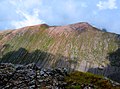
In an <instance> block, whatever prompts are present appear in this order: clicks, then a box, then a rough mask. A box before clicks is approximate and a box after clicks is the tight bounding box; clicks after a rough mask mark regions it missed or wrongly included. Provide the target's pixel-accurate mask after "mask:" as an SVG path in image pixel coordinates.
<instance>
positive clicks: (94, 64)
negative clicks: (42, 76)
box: [0, 22, 120, 82]
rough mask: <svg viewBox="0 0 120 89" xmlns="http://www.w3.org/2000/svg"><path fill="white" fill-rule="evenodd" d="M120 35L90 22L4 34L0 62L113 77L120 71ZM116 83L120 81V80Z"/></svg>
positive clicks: (0, 33) (1, 37) (3, 32)
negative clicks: (31, 64)
mask: <svg viewBox="0 0 120 89" xmlns="http://www.w3.org/2000/svg"><path fill="white" fill-rule="evenodd" d="M119 48H120V35H117V34H113V33H109V32H103V31H101V30H99V29H97V28H95V27H93V26H91V25H90V24H88V23H85V22H83V23H76V24H71V25H66V26H48V25H46V24H41V25H36V26H30V27H24V28H20V29H17V30H8V31H2V32H0V62H4V63H13V64H28V63H32V62H34V63H36V64H37V65H39V66H40V67H41V68H56V67H64V68H69V71H73V70H79V71H84V72H92V73H94V74H100V75H104V76H108V77H110V78H113V77H112V76H114V75H116V74H117V75H118V74H119V71H120V49H119ZM113 80H115V81H118V82H120V81H119V80H120V77H119V76H116V77H115V78H113Z"/></svg>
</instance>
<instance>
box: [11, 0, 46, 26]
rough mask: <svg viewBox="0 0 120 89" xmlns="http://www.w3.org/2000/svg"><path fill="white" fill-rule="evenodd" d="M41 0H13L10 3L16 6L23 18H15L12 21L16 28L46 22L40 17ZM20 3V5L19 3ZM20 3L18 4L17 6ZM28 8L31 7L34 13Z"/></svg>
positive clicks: (18, 13) (17, 11)
mask: <svg viewBox="0 0 120 89" xmlns="http://www.w3.org/2000/svg"><path fill="white" fill-rule="evenodd" d="M40 1H41V0H34V2H33V1H30V0H24V1H23V0H11V1H10V3H11V4H12V5H13V6H14V7H16V13H17V15H19V16H20V17H21V18H22V20H14V21H12V22H11V25H12V26H14V27H15V28H20V27H25V26H31V25H36V24H42V23H44V22H43V21H42V20H41V19H40V18H39V14H40V9H38V6H39V5H40V4H41V2H40ZM17 3H19V5H18V4H17ZM17 5H18V6H17ZM28 9H31V11H32V13H30V12H29V11H28Z"/></svg>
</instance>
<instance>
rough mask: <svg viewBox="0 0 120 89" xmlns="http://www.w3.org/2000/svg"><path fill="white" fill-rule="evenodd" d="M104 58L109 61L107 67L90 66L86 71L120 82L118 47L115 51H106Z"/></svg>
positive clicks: (119, 54)
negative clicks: (106, 54)
mask: <svg viewBox="0 0 120 89" xmlns="http://www.w3.org/2000/svg"><path fill="white" fill-rule="evenodd" d="M106 58H107V59H109V61H110V64H109V65H107V67H104V66H101V67H98V68H90V69H89V70H88V72H92V73H94V74H99V75H103V76H105V77H108V78H110V79H112V80H114V81H116V82H119V83H120V48H118V49H117V50H116V51H115V52H112V53H108V56H107V57H106Z"/></svg>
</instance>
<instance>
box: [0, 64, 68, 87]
mask: <svg viewBox="0 0 120 89" xmlns="http://www.w3.org/2000/svg"><path fill="white" fill-rule="evenodd" d="M65 76H68V71H67V69H66V68H63V69H60V68H57V69H42V70H41V69H40V68H39V67H38V66H37V65H35V64H34V63H32V64H28V65H26V66H25V65H13V64H10V63H2V64H0V89H41V88H42V89H43V88H45V89H57V88H61V89H64V88H65V86H66V82H64V77H65Z"/></svg>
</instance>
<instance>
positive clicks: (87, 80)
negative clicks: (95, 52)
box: [65, 71, 120, 89]
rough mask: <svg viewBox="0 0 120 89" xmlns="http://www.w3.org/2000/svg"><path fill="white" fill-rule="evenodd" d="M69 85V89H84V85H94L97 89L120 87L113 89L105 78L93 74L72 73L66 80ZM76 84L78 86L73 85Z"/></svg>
mask: <svg viewBox="0 0 120 89" xmlns="http://www.w3.org/2000/svg"><path fill="white" fill-rule="evenodd" d="M65 81H66V82H67V83H68V86H67V87H66V88H67V89H82V88H81V85H82V84H92V85H94V86H95V89H119V88H120V86H116V87H113V86H112V84H111V83H110V81H109V80H105V79H104V77H103V76H98V75H94V74H91V73H83V72H78V71H76V72H72V73H71V74H70V75H69V76H67V77H66V78H65ZM72 84H76V85H72Z"/></svg>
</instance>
